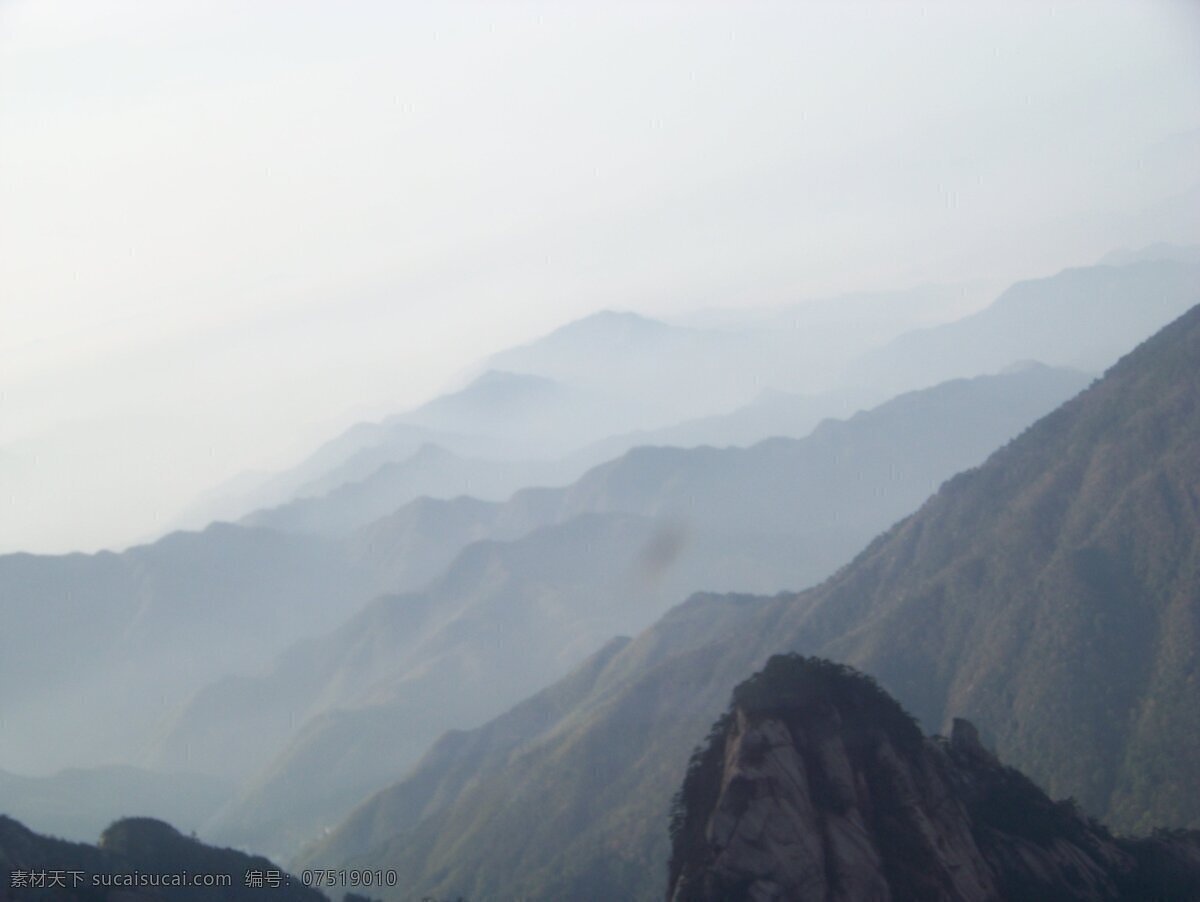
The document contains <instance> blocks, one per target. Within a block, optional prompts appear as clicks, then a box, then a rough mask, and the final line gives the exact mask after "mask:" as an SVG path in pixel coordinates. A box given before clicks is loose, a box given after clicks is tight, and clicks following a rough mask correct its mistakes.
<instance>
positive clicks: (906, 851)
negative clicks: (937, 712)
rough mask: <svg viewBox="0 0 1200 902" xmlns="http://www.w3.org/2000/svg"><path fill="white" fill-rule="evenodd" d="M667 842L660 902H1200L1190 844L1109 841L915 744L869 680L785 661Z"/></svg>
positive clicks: (1012, 779) (749, 699) (990, 759)
mask: <svg viewBox="0 0 1200 902" xmlns="http://www.w3.org/2000/svg"><path fill="white" fill-rule="evenodd" d="M671 831H672V839H673V847H674V848H673V854H672V860H671V866H670V885H669V888H668V892H667V898H668V899H669V900H671V902H738V900H753V902H773V900H780V902H782V900H790V902H807V900H813V902H818V900H819V902H859V900H862V902H867V900H870V902H886V900H923V902H924V900H945V902H976V900H981V902H982V900H1010V899H1011V900H1018V899H1019V900H1023V902H1034V900H1047V902H1049V900H1056V902H1068V900H1077V902H1084V900H1114V902H1116V900H1129V902H1133V900H1145V899H1163V900H1166V899H1174V900H1181V902H1182V900H1188V899H1196V898H1200V833H1198V832H1184V831H1176V832H1173V833H1169V834H1166V833H1160V834H1157V835H1156V836H1155V837H1153V838H1150V839H1143V840H1127V839H1119V838H1114V837H1113V836H1112V835H1111V834H1110V833H1109V832H1108V831H1107V830H1106V829H1105V828H1104V827H1103V826H1101V825H1100V824H1098V823H1096V822H1095V821H1092V820H1090V819H1088V818H1085V817H1083V816H1082V815H1081V814H1080V813H1079V812H1078V811H1077V809H1076V808H1075V805H1074V804H1073V803H1072V802H1070V801H1066V802H1053V801H1051V800H1050V799H1049V798H1048V797H1047V796H1046V795H1045V794H1044V793H1043V792H1042V791H1041V790H1040V789H1038V788H1037V786H1035V785H1034V784H1033V783H1032V782H1031V781H1030V780H1029V779H1028V778H1026V777H1025V776H1024V775H1022V774H1021V773H1020V772H1018V771H1016V770H1014V769H1012V768H1008V767H1005V766H1003V765H1002V764H1001V763H1000V762H999V761H998V760H997V759H996V757H995V756H994V755H992V753H990V752H989V751H987V750H986V749H985V748H984V746H983V745H982V744H981V742H980V740H979V736H978V734H977V732H976V730H975V728H974V727H973V726H972V725H971V724H970V723H968V722H967V721H964V720H957V721H955V722H954V727H953V730H952V731H951V735H950V737H949V739H942V738H940V737H932V738H925V737H923V736H922V735H921V732H920V730H919V729H918V727H917V725H916V722H915V721H914V720H913V719H912V718H911V717H909V715H908V714H907V713H906V712H905V711H904V710H903V709H902V708H901V707H900V705H899V704H898V703H897V702H896V701H895V700H894V699H892V698H891V697H890V696H888V695H887V694H886V693H885V692H884V691H883V690H882V689H880V688H879V687H878V686H877V685H876V684H875V682H874V681H873V680H871V679H870V678H868V677H865V676H863V675H861V674H858V673H857V672H855V671H853V670H851V669H850V668H848V667H845V666H842V665H836V664H831V663H829V662H826V661H821V660H818V659H810V658H802V657H799V656H797V655H785V656H776V657H773V658H772V659H771V660H770V661H768V663H767V666H766V667H765V668H764V669H763V670H762V671H760V672H759V673H758V674H756V675H755V676H754V677H752V678H751V679H750V680H748V681H746V682H745V683H743V684H741V685H740V686H739V687H738V688H737V689H736V690H735V691H734V701H733V704H732V706H731V708H730V710H729V711H728V713H726V714H725V715H724V716H723V717H722V718H721V719H720V720H718V721H717V723H716V725H715V726H714V727H713V730H712V732H711V734H710V736H709V740H708V742H707V744H706V745H704V746H702V747H701V748H700V749H699V750H697V752H696V754H695V755H694V756H693V759H692V762H691V766H690V768H689V771H688V776H687V778H686V780H685V781H684V785H683V788H682V790H681V791H680V793H679V796H678V797H677V800H676V808H675V812H674V815H673V818H672V825H671Z"/></svg>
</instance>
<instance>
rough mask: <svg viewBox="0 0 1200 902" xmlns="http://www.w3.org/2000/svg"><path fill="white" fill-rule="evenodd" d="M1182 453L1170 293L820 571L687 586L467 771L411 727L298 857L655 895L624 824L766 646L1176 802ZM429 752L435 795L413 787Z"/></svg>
mask: <svg viewBox="0 0 1200 902" xmlns="http://www.w3.org/2000/svg"><path fill="white" fill-rule="evenodd" d="M1198 454H1200V308H1193V309H1192V310H1190V311H1189V312H1188V313H1186V314H1185V315H1184V316H1182V317H1181V318H1180V319H1178V320H1177V321H1176V322H1174V323H1172V324H1171V325H1169V326H1168V327H1167V328H1165V329H1164V330H1162V331H1161V332H1160V333H1159V334H1157V335H1155V336H1154V337H1153V338H1151V339H1149V340H1148V341H1146V342H1145V343H1143V344H1142V345H1141V346H1139V347H1138V348H1137V349H1136V350H1134V351H1133V352H1132V353H1130V354H1128V355H1127V356H1126V357H1124V358H1122V360H1121V361H1120V362H1119V363H1118V364H1116V365H1115V366H1114V367H1113V368H1112V369H1111V370H1110V371H1109V372H1108V373H1106V375H1105V376H1104V378H1103V379H1101V380H1100V381H1098V382H1097V383H1095V384H1094V385H1093V386H1092V387H1091V388H1089V389H1088V390H1087V391H1085V392H1084V393H1083V394H1081V395H1080V396H1078V397H1076V398H1074V399H1073V400H1071V401H1069V402H1067V403H1066V404H1064V405H1063V406H1062V407H1060V408H1059V409H1058V410H1056V411H1055V412H1054V413H1052V414H1050V415H1049V416H1046V417H1044V418H1043V419H1042V420H1040V421H1039V422H1038V423H1036V424H1035V425H1034V426H1032V427H1031V428H1030V429H1028V430H1026V431H1025V432H1024V433H1023V434H1022V435H1021V436H1020V437H1018V438H1017V439H1015V440H1014V441H1012V442H1010V443H1009V444H1008V445H1007V446H1005V447H1004V448H1002V449H1001V450H999V451H998V452H996V453H995V454H994V455H992V457H991V458H989V459H988V461H987V462H985V463H984V464H983V465H982V466H980V467H978V468H976V469H974V470H971V471H968V472H966V473H963V474H960V475H959V476H957V477H955V478H953V479H951V480H950V481H949V482H948V483H946V484H945V485H944V486H943V487H942V488H941V489H940V490H939V491H938V493H937V494H936V495H934V496H933V497H932V498H931V499H930V500H929V501H928V502H927V503H926V504H925V505H924V506H923V507H922V508H921V509H920V510H919V511H918V512H917V513H915V514H913V515H912V516H910V517H908V518H906V519H904V520H902V521H901V522H900V523H898V524H897V525H895V526H894V527H893V528H891V529H890V530H888V531H887V532H886V533H884V534H883V535H882V536H880V537H879V538H877V539H876V540H875V541H874V542H872V543H871V544H870V545H869V546H868V547H867V549H866V550H865V551H863V552H862V553H861V554H860V555H859V556H858V557H857V558H855V559H854V560H853V561H852V562H851V563H850V564H849V565H847V566H845V567H844V568H842V569H841V570H840V571H839V572H838V573H837V574H836V575H834V576H833V577H832V578H831V579H829V580H828V581H826V582H825V583H824V584H822V585H821V586H819V587H816V588H814V589H812V590H809V591H807V592H803V593H800V594H798V595H794V594H787V595H781V596H779V597H777V598H773V599H760V600H758V601H753V600H747V599H722V598H721V597H711V598H707V599H699V600H697V601H695V602H691V603H689V604H688V605H686V606H685V607H684V609H681V610H680V611H679V616H668V617H667V618H665V619H664V620H663V621H661V622H660V623H658V624H656V625H655V626H654V627H652V628H651V629H650V630H649V631H647V632H646V633H644V634H642V635H641V636H639V637H638V638H637V639H635V640H634V641H633V642H632V643H629V644H628V645H627V646H625V647H623V648H622V649H620V650H618V651H617V652H616V653H615V654H614V655H613V656H612V658H611V660H608V661H607V662H606V663H605V664H604V665H603V668H602V675H601V676H599V677H597V678H596V680H595V681H594V682H593V684H592V687H591V689H589V690H588V691H586V692H584V693H583V695H582V697H581V698H580V699H579V700H578V702H577V703H576V704H575V705H574V706H573V708H572V710H571V711H570V712H569V713H566V714H563V715H561V716H555V715H553V714H552V713H551V712H550V710H549V709H548V708H546V707H544V705H543V702H541V701H539V699H541V698H543V696H538V697H534V698H533V699H530V700H529V704H530V705H533V706H535V707H538V706H542V712H543V714H544V715H545V717H546V722H545V723H544V725H543V726H542V727H541V729H540V730H539V731H538V732H536V733H535V734H532V735H525V736H523V737H521V739H520V741H519V742H517V741H514V742H512V743H509V744H506V745H504V746H502V747H497V748H493V749H492V750H491V751H490V752H489V753H488V754H487V755H486V756H485V760H481V761H477V762H476V763H475V771H476V774H477V775H474V774H472V775H468V774H466V773H461V772H457V771H455V770H454V769H453V768H446V767H444V766H443V762H442V761H441V760H440V758H439V755H440V752H439V750H438V749H437V748H435V749H434V750H432V751H431V752H430V755H429V756H427V758H426V760H425V761H423V762H422V764H421V765H420V767H419V768H418V769H417V770H416V771H414V773H413V774H411V775H410V777H409V778H408V779H406V780H405V781H403V782H402V783H400V784H398V785H397V786H396V787H394V788H393V789H392V790H388V791H385V792H384V793H382V794H380V795H379V796H377V797H376V798H374V799H372V800H370V801H369V802H368V803H366V804H365V805H364V806H363V807H362V808H361V809H360V810H359V811H358V812H356V813H355V815H354V816H353V817H352V818H351V819H349V820H348V821H347V822H346V824H345V825H343V827H341V828H339V829H338V830H335V831H334V832H333V833H332V834H331V835H330V836H329V837H328V838H327V839H326V840H324V841H323V842H322V843H320V844H319V845H318V846H316V847H314V848H313V849H312V850H310V852H309V853H308V854H307V856H306V860H318V861H321V860H324V861H356V862H379V861H384V860H386V861H389V862H392V863H393V864H395V865H396V866H397V867H399V868H400V869H401V872H402V874H403V875H405V878H406V879H407V880H408V881H409V883H410V885H412V886H414V887H418V888H421V889H422V890H423V891H429V892H440V893H453V892H462V893H465V894H467V895H470V896H471V897H475V896H478V897H479V898H481V899H488V898H505V897H511V896H513V895H521V894H524V895H527V896H529V897H531V898H555V897H568V896H569V897H572V898H580V899H592V898H594V899H601V898H615V897H621V898H630V899H641V898H646V899H649V898H654V897H656V896H657V895H658V893H659V892H660V891H661V890H660V887H656V886H655V885H654V884H653V881H651V880H648V879H647V878H646V877H645V876H644V875H645V874H647V873H652V874H653V873H661V870H660V869H661V868H662V867H663V866H664V865H665V861H666V847H665V842H664V841H663V840H662V838H660V837H659V836H658V835H656V833H655V832H654V829H653V828H652V827H650V826H647V825H652V824H655V823H662V822H663V821H664V819H665V818H666V811H667V807H668V800H669V797H670V793H671V791H672V790H673V788H674V787H675V786H678V785H679V782H680V780H681V779H682V776H683V774H682V764H681V763H679V762H682V761H684V760H686V757H687V754H688V751H689V750H690V749H691V747H692V746H693V745H694V744H695V742H696V741H697V740H698V739H699V738H700V737H701V736H703V735H704V733H705V731H706V730H707V728H708V726H709V724H711V723H712V722H713V721H714V720H715V719H716V717H717V716H719V714H720V712H721V710H722V708H723V707H724V703H725V700H726V699H727V698H728V697H729V693H730V692H731V690H732V689H733V687H734V686H735V685H736V684H737V683H738V682H740V681H741V680H742V679H744V678H745V677H746V675H747V674H749V673H752V672H754V671H755V670H756V669H758V668H760V667H762V665H763V664H764V662H765V661H766V660H767V658H769V657H770V655H771V654H774V653H779V652H785V651H800V652H803V653H805V654H819V655H821V656H823V657H829V658H833V659H835V660H840V661H844V662H846V663H849V664H852V665H853V666H855V667H858V668H860V669H862V670H864V671H866V672H869V673H871V674H872V675H874V676H875V677H876V678H878V679H879V681H880V683H881V684H882V685H883V686H884V687H885V688H886V689H887V690H888V691H889V692H892V693H894V694H895V695H896V697H897V698H898V699H899V700H900V701H901V703H903V704H904V705H905V707H906V708H908V709H909V710H911V711H913V712H914V714H916V715H917V717H918V718H919V720H920V722H921V724H922V725H924V727H925V728H926V729H928V730H930V731H937V730H939V729H943V728H945V726H946V725H947V724H948V723H949V722H950V720H951V719H952V718H953V717H957V716H963V717H967V718H969V719H971V720H972V721H973V722H976V723H978V724H979V726H980V729H981V730H983V731H984V732H985V733H986V734H987V735H989V736H990V737H992V739H993V740H994V742H995V745H996V748H997V750H998V752H999V754H1000V755H1001V756H1002V757H1003V758H1004V759H1005V760H1008V761H1011V762H1013V763H1014V764H1015V765H1016V766H1018V767H1020V768H1022V769H1023V770H1025V771H1026V772H1028V773H1029V774H1030V775H1031V776H1032V777H1033V779H1035V780H1036V781H1037V782H1038V783H1039V784H1041V785H1044V786H1045V787H1046V788H1047V790H1048V791H1049V792H1050V793H1052V794H1053V795H1055V796H1060V797H1062V796H1073V797H1074V798H1076V799H1077V800H1078V801H1079V803H1080V805H1081V806H1082V808H1083V809H1084V810H1085V811H1086V812H1087V813H1088V814H1090V815H1093V816H1099V817H1102V818H1103V819H1104V820H1105V821H1106V822H1108V823H1109V824H1110V825H1112V826H1113V827H1114V828H1116V829H1120V830H1124V831H1137V830H1146V829H1150V828H1151V827H1154V826H1169V827H1197V826H1200V808H1197V804H1196V795H1195V793H1194V792H1192V791H1190V787H1194V786H1196V785H1200V773H1198V772H1197V767H1198V766H1200V764H1198V762H1197V759H1196V757H1195V755H1193V754H1192V752H1191V750H1192V749H1193V748H1195V747H1196V746H1197V744H1198V743H1200V719H1198V718H1200V714H1198V713H1197V712H1200V684H1198V683H1197V678H1196V674H1197V673H1200V662H1198V660H1197V656H1198V655H1200V607H1198V605H1197V599H1198V598H1200V486H1198V485H1197V481H1196V480H1197V474H1200V458H1198V457H1197V455H1198ZM685 614H686V616H684V615H685ZM652 648H653V649H659V650H666V651H664V653H663V654H661V655H658V656H651V657H647V655H646V651H647V650H648V649H652ZM508 716H509V715H505V717H502V718H500V719H498V720H496V721H494V722H493V723H492V724H491V725H489V727H485V728H484V729H492V730H497V731H501V732H503V730H502V729H501V727H502V724H503V723H505V721H506V718H507V717H508ZM525 716H526V717H528V716H530V715H529V714H527V715H525ZM430 775H433V779H435V780H437V785H436V786H435V787H434V788H432V789H431V788H426V789H425V790H423V792H424V794H425V796H426V797H428V798H433V799H436V800H437V801H436V804H433V805H429V804H425V805H423V806H422V807H421V808H420V809H419V810H414V809H413V808H412V807H410V806H411V800H412V798H414V796H413V792H414V791H415V788H416V787H415V783H416V781H418V780H421V779H429V778H430ZM515 836H519V837H521V838H522V843H521V845H520V847H519V848H515V847H514V845H513V841H512V840H511V837H515Z"/></svg>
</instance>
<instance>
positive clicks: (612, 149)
mask: <svg viewBox="0 0 1200 902" xmlns="http://www.w3.org/2000/svg"><path fill="white" fill-rule="evenodd" d="M1198 146H1200V7H1198V6H1197V5H1196V4H1192V3H1187V2H1133V0H1130V2H1120V3H1113V2H1086V3H1084V2H1074V3H1046V2H1036V3H1035V2H1025V3H1021V2H1016V3H1014V2H1003V3H999V2H982V3H972V4H962V3H933V2H931V3H917V2H912V3H900V2H890V3H882V2H879V3H863V2H859V3H853V2H852V3H796V2H789V3H767V2H755V3H740V2H739V3H735V2H727V3H696V2H679V3H655V2H650V3H633V2H629V3H599V2H596V3H583V2H578V3H561V2H560V3H532V2H520V3H518V2H488V3H448V4H428V3H395V2H332V0H329V2H295V0H287V2H284V0H279V2H268V0H257V2H246V0H236V2H235V0H228V2H198V0H170V2H161V0H143V2H134V0H79V2H68V0H63V2H53V0H7V2H5V0H0V505H3V508H2V509H0V550H13V549H16V548H23V549H28V550H38V551H63V550H67V549H72V548H82V549H93V548H97V547H104V546H108V547H119V546H120V545H122V544H123V543H127V542H129V541H133V540H135V539H137V538H141V537H145V536H149V535H152V534H153V533H154V531H155V530H156V529H157V528H159V527H160V526H161V525H162V524H164V523H166V522H168V521H169V520H170V518H171V517H172V516H173V515H174V514H175V513H176V512H177V511H178V510H179V509H180V508H181V507H182V506H183V505H185V504H186V503H187V502H188V501H189V500H190V499H191V498H192V497H193V496H194V495H195V494H196V493H197V492H198V491H199V490H201V489H203V488H204V487H206V486H210V485H213V484H215V483H218V482H220V481H221V480H223V479H225V478H227V477H229V476H231V475H233V474H234V473H236V472H238V471H240V470H243V469H246V468H252V467H275V466H281V465H284V464H286V463H288V462H289V461H291V460H292V459H294V458H296V457H297V456H299V455H301V454H302V453H303V452H304V451H305V450H307V449H309V448H310V447H312V446H313V445H314V444H316V443H317V442H319V441H320V440H321V439H323V438H325V437H327V436H329V435H330V434H332V433H333V432H334V431H336V430H337V429H338V428H340V427H342V426H344V425H346V424H348V423H349V422H352V421H353V420H354V419H356V418H360V417H362V416H366V415H374V414H378V413H381V412H385V411H390V410H396V409H400V408H402V407H404V406H406V405H408V404H411V403H414V402H416V401H419V400H421V399H423V398H425V397H427V396H429V395H430V394H431V393H433V392H435V391H436V390H437V389H439V387H441V386H443V385H445V384H446V383H447V382H448V381H450V380H452V379H454V378H455V376H456V374H458V373H461V372H462V371H463V370H464V369H465V368H466V367H468V366H470V365H471V364H472V363H473V362H474V361H475V360H477V359H478V358H479V357H481V356H482V355H484V354H486V353H488V352H490V351H493V350H497V349H498V348H500V347H502V346H504V345H507V344H511V343H513V342H516V341H520V340H524V339H527V338H528V337H530V336H532V335H534V334H537V333H539V332H542V331H545V330H548V329H550V328H552V327H554V326H556V325H558V324H560V323H562V322H564V321H566V320H569V319H571V318H573V317H576V316H579V315H583V314H585V313H588V312H590V311H592V310H595V309H598V308H602V307H617V308H625V309H628V308H632V309H638V310H642V311H645V312H647V313H651V314H669V313H673V312H681V311H684V310H687V309H691V308H694V307H700V306H708V305H714V304H719V305H723V306H736V305H738V304H746V305H753V306H760V305H762V304H765V303H776V302H783V301H789V300H796V299H799V298H802V297H806V296H817V295H822V294H829V293H832V292H836V291H839V290H853V289H859V288H891V287H895V288H901V287H907V286H910V285H913V284H916V283H920V282H924V281H940V282H947V281H957V280H966V279H980V278H985V279H995V280H1011V279H1014V278H1019V277H1023V276H1036V275H1042V274H1046V273H1048V272H1052V271H1054V270H1056V269H1059V268H1061V267H1063V266H1066V265H1072V264H1077V263H1086V262H1090V261H1092V260H1093V259H1095V258H1096V257H1098V256H1100V255H1101V254H1103V253H1104V252H1105V251H1108V250H1111V249H1112V248H1114V247H1116V246H1122V245H1138V244H1148V243H1150V242H1152V241H1157V240H1173V241H1188V240H1191V241H1194V240H1197V239H1198V237H1200V236H1197V235H1195V234H1185V233H1186V232H1187V230H1188V229H1189V228H1190V227H1191V225H1192V224H1194V222H1195V220H1194V218H1190V219H1189V218H1188V216H1187V215H1186V211H1183V212H1181V209H1180V204H1181V202H1180V200H1179V198H1180V196H1181V195H1182V193H1183V192H1185V191H1187V190H1188V189H1192V190H1193V191H1194V190H1195V187H1196V185H1197V184H1198V183H1200V160H1198V159H1197V155H1196V153H1195V151H1196V148H1197V147H1198Z"/></svg>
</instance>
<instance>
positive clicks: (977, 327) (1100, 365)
mask: <svg viewBox="0 0 1200 902" xmlns="http://www.w3.org/2000/svg"><path fill="white" fill-rule="evenodd" d="M1198 290H1200V265H1198V264H1195V263H1183V262H1178V261H1175V260H1162V259H1155V260H1146V261H1141V262H1135V263H1130V264H1128V265H1125V266H1090V267H1081V268H1078V269H1068V270H1064V271H1063V272H1061V273H1059V274H1057V275H1055V276H1051V277H1049V278H1044V279H1031V280H1029V281H1025V282H1018V283H1017V284H1015V285H1013V286H1012V287H1011V288H1009V289H1008V290H1007V291H1005V292H1004V293H1003V294H1001V295H1000V297H998V298H997V299H996V300H995V301H994V302H993V303H992V304H990V305H989V306H988V307H986V308H985V309H983V310H981V311H980V312H978V313H976V314H973V315H971V316H968V317H966V318H964V319H961V320H958V321H956V322H953V323H948V324H946V325H942V326H935V327H933V328H930V329H924V330H921V331H917V332H913V333H910V334H908V335H905V336H903V337H901V338H899V339H897V340H896V341H894V342H892V343H891V344H889V345H887V346H886V347H884V348H881V349H879V350H878V351H876V352H873V353H872V354H869V355H867V356H866V357H864V358H863V359H862V360H860V361H859V362H857V363H856V364H854V365H853V366H852V367H850V368H849V369H848V370H847V378H848V379H849V380H850V381H851V382H853V383H857V384H865V385H868V386H880V385H891V386H894V387H895V388H914V387H919V386H922V385H932V384H934V383H937V382H941V381H942V380H944V379H948V378H951V377H955V376H966V375H970V374H972V373H980V372H989V371H994V370H996V369H999V368H1001V367H1004V366H1007V365H1009V364H1012V363H1014V362H1016V361H1020V360H1040V361H1042V362H1043V363H1047V364H1052V365H1056V366H1067V367H1077V368H1079V369H1084V370H1088V371H1092V372H1098V371H1100V370H1103V369H1104V368H1106V367H1108V366H1110V365H1111V364H1112V363H1113V362H1114V361H1116V359H1117V357H1118V356H1120V355H1121V354H1122V353H1124V352H1125V351H1126V350H1127V349H1129V348H1130V347H1132V346H1133V345H1134V344H1136V343H1137V342H1139V341H1141V340H1143V339H1145V338H1148V337H1149V336H1150V335H1152V334H1154V332H1156V331H1157V330H1159V329H1161V328H1162V327H1163V326H1165V325H1166V324H1167V323H1169V322H1170V321H1171V320H1173V319H1174V318H1175V317H1177V316H1179V315H1181V314H1182V313H1183V312H1184V311H1185V310H1187V309H1188V308H1189V307H1191V306H1192V305H1193V304H1194V303H1195V302H1196V297H1197V292H1198Z"/></svg>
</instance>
